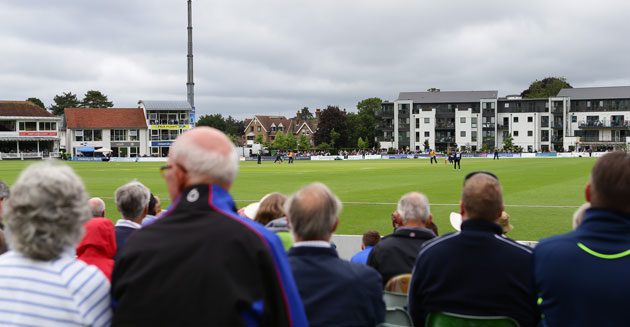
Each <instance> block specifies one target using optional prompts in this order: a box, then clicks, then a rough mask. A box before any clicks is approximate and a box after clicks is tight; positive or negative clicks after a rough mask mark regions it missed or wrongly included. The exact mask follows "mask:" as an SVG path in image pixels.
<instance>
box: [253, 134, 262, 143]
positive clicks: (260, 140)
mask: <svg viewBox="0 0 630 327" xmlns="http://www.w3.org/2000/svg"><path fill="white" fill-rule="evenodd" d="M254 143H256V144H263V143H264V141H263V136H262V134H258V135H256V137H255V138H254Z"/></svg>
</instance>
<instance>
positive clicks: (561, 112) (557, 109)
mask: <svg viewBox="0 0 630 327" xmlns="http://www.w3.org/2000/svg"><path fill="white" fill-rule="evenodd" d="M551 113H552V114H554V115H562V114H563V110H562V108H553V109H551Z"/></svg>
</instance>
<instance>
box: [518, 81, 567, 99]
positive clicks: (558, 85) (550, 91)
mask: <svg viewBox="0 0 630 327" xmlns="http://www.w3.org/2000/svg"><path fill="white" fill-rule="evenodd" d="M564 88H572V86H571V84H569V83H568V82H567V80H566V79H565V78H564V77H547V78H544V79H543V80H542V81H539V80H535V81H533V82H532V83H531V84H530V85H529V88H527V89H526V90H524V91H523V92H521V96H522V97H523V98H548V97H552V96H556V95H558V92H560V90H561V89H564Z"/></svg>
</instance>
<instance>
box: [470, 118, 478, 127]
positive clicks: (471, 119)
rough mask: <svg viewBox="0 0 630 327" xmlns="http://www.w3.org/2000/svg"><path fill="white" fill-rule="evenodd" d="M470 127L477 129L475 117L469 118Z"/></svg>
mask: <svg viewBox="0 0 630 327" xmlns="http://www.w3.org/2000/svg"><path fill="white" fill-rule="evenodd" d="M470 127H472V128H477V117H471V118H470Z"/></svg>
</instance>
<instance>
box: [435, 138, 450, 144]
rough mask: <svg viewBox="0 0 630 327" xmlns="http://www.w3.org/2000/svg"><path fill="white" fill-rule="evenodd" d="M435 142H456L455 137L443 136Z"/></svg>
mask: <svg viewBox="0 0 630 327" xmlns="http://www.w3.org/2000/svg"><path fill="white" fill-rule="evenodd" d="M435 143H455V138H454V137H441V138H438V139H436V140H435Z"/></svg>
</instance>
